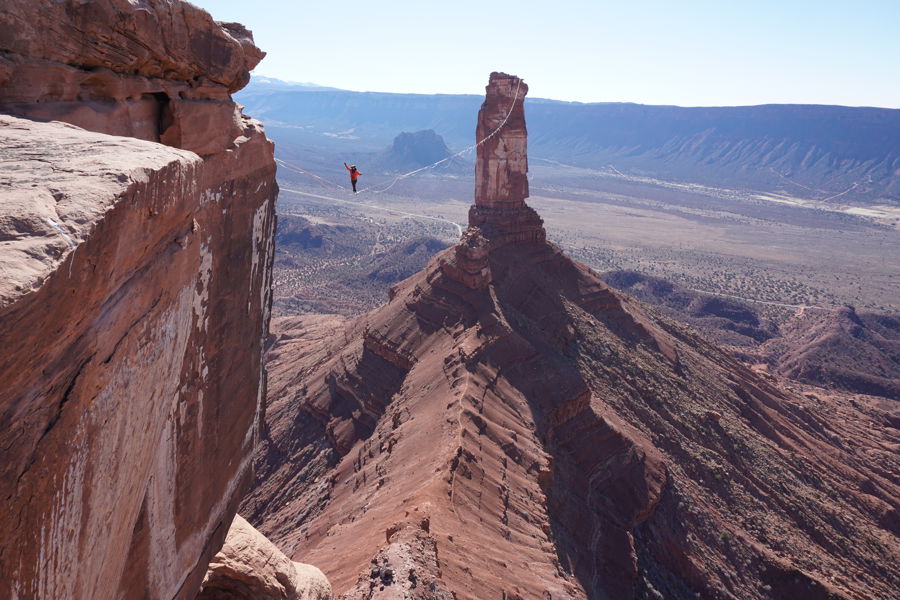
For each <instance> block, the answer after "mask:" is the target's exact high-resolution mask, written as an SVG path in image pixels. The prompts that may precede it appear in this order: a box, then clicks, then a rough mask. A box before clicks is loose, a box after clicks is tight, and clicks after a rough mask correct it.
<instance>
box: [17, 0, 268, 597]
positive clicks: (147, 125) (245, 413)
mask: <svg viewBox="0 0 900 600" xmlns="http://www.w3.org/2000/svg"><path fill="white" fill-rule="evenodd" d="M0 32H2V33H0V102H2V106H3V110H5V111H8V112H14V113H16V114H18V115H19V116H18V117H17V116H10V115H0V164H2V167H0V273H2V276H0V348H2V352H0V448H2V460H0V499H2V503H3V504H2V506H3V515H4V519H3V525H4V526H3V527H2V530H0V597H3V598H91V599H113V598H164V599H166V600H169V599H172V598H193V597H194V595H195V594H196V592H197V590H198V589H199V587H200V583H201V581H202V579H203V576H204V573H205V571H206V565H207V564H208V562H209V559H210V558H211V557H212V556H213V555H214V554H215V553H216V551H217V550H218V549H219V547H220V546H221V545H222V542H223V540H224V539H225V535H226V532H227V531H228V528H229V525H230V523H231V520H232V518H233V517H234V515H235V513H236V510H237V504H238V502H239V500H240V498H241V496H242V495H243V493H244V490H245V489H246V487H247V485H248V484H249V483H250V481H251V479H252V469H251V467H252V465H251V456H252V454H253V450H254V448H255V446H256V443H257V441H258V438H259V434H260V428H261V423H260V421H261V417H262V410H263V404H262V403H263V399H264V397H265V373H264V369H263V365H262V360H261V359H262V345H263V342H264V340H265V338H266V336H267V332H268V315H269V306H270V302H271V299H270V287H271V270H272V260H273V250H274V249H273V235H274V225H275V214H274V203H275V197H276V195H277V186H276V183H275V164H274V161H273V156H272V152H273V148H272V144H271V142H270V141H269V140H267V139H266V137H265V135H264V133H263V131H262V128H261V126H260V125H259V123H257V122H256V121H253V120H252V119H249V118H247V117H245V116H243V115H242V114H241V113H240V110H239V107H238V106H237V105H236V104H234V103H233V102H232V101H231V99H230V95H229V94H230V92H231V91H234V90H236V89H238V88H239V87H241V86H242V85H243V84H244V83H246V81H247V80H248V78H249V70H250V69H251V68H253V66H255V64H256V63H257V62H258V61H259V59H260V58H261V56H262V53H261V52H260V51H259V50H257V49H256V48H255V47H254V46H253V45H252V38H251V37H250V34H249V32H247V31H245V30H243V29H242V28H240V27H239V26H237V25H219V24H216V23H215V22H213V21H212V19H211V18H210V16H209V15H208V14H206V13H205V12H203V11H201V10H199V9H197V8H196V7H194V6H192V5H190V4H188V3H186V2H181V1H179V0H175V1H166V2H164V1H162V0H147V1H142V2H129V1H125V0H93V1H83V0H82V1H74V0H71V1H68V0H67V1H51V0H40V1H34V0H28V1H27V2H26V1H19V0H12V1H7V2H3V3H2V6H0ZM22 116H26V117H39V118H42V119H49V118H52V119H56V121H54V122H39V121H36V120H29V119H27V118H21V117H22ZM60 120H61V121H68V122H69V123H71V124H67V123H63V122H59V121H60ZM76 125H77V127H76ZM109 134H116V135H109ZM117 136H127V137H117ZM160 141H161V142H163V144H165V145H163V144H160V143H158V142H160Z"/></svg>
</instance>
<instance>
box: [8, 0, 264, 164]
mask: <svg viewBox="0 0 900 600" xmlns="http://www.w3.org/2000/svg"><path fill="white" fill-rule="evenodd" d="M0 30H2V31H4V32H6V34H5V35H0V111H3V112H8V113H12V114H17V115H21V116H27V117H32V118H38V119H47V120H50V119H52V120H58V121H66V122H68V123H72V124H74V125H78V126H79V127H83V128H85V129H90V130H92V131H98V132H101V133H110V134H113V135H124V136H129V137H136V138H140V139H144V140H150V141H162V142H163V143H166V144H169V145H174V146H177V147H179V148H184V149H187V150H191V151H194V152H197V153H198V154H201V155H208V154H214V153H216V152H219V151H221V150H224V149H225V148H227V147H229V146H230V145H231V144H232V142H233V140H234V139H235V138H237V137H239V136H240V135H241V129H242V127H241V122H240V114H239V110H238V108H237V106H236V105H235V104H234V103H233V102H232V101H231V98H230V96H229V94H230V93H231V92H234V91H237V90H239V89H240V88H242V87H243V86H244V85H246V84H247V82H248V81H249V79H250V74H249V72H250V70H251V69H252V68H253V67H254V66H256V64H257V63H258V62H259V61H260V60H261V59H262V57H263V56H265V54H264V53H263V52H261V51H260V50H259V49H258V48H256V46H254V45H253V37H252V35H251V34H250V32H249V31H247V30H246V29H244V28H243V27H242V26H241V25H238V24H236V23H216V22H214V21H213V20H212V18H211V17H210V16H209V14H208V13H206V12H205V11H203V10H201V9H199V8H197V7H195V6H193V5H191V4H189V3H188V2H182V1H180V0H178V1H166V0H146V1H143V2H141V3H139V4H136V3H134V2H129V1H128V0H90V1H87V2H85V1H76V0H65V1H63V2H57V1H53V0H8V1H7V2H4V3H3V5H2V6H0Z"/></svg>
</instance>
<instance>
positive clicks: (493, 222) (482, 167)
mask: <svg viewBox="0 0 900 600" xmlns="http://www.w3.org/2000/svg"><path fill="white" fill-rule="evenodd" d="M485 89H486V94H485V98H484V104H482V105H481V110H479V111H478V127H477V128H476V130H475V137H476V139H477V140H478V141H481V140H485V141H484V142H483V143H482V144H480V145H479V146H478V150H477V152H478V156H477V158H476V161H475V204H474V205H473V206H472V207H471V209H469V226H471V227H478V228H480V229H481V232H482V233H483V235H484V236H485V237H486V238H487V239H489V240H490V241H491V242H493V243H494V244H504V243H508V242H523V241H533V242H543V241H544V240H546V237H547V236H546V233H545V232H544V227H543V221H542V220H541V218H540V217H539V216H538V214H537V213H536V212H535V211H534V210H533V209H531V208H530V207H529V206H528V205H526V204H525V198H527V197H528V132H527V130H526V129H525V94H527V93H528V85H526V84H525V83H524V82H523V81H522V80H521V79H519V78H518V77H515V76H512V75H507V74H506V73H491V78H490V82H489V83H488V85H487V88H485Z"/></svg>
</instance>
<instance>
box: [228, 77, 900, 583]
mask: <svg viewBox="0 0 900 600" xmlns="http://www.w3.org/2000/svg"><path fill="white" fill-rule="evenodd" d="M525 93H527V86H525V84H524V83H522V82H521V80H519V79H518V78H516V77H512V76H509V75H504V74H500V73H494V74H492V75H491V79H490V83H489V85H488V88H487V95H486V99H485V103H484V105H483V106H482V109H481V112H480V113H479V121H478V129H477V136H478V137H477V139H478V140H481V139H484V138H485V137H486V136H488V135H490V134H491V133H492V132H494V131H495V130H497V128H498V127H499V126H500V125H501V124H503V127H500V128H499V130H497V131H496V133H494V134H493V135H492V136H491V137H489V139H487V141H485V143H483V144H482V145H481V146H480V147H479V152H478V162H477V167H476V192H475V205H474V206H473V207H472V209H471V212H470V227H469V229H468V230H467V231H466V232H465V234H464V235H463V239H462V240H461V241H460V243H459V244H457V245H456V246H454V247H451V248H448V249H447V250H444V251H442V252H440V253H439V254H437V255H436V256H435V257H434V258H433V259H432V261H431V262H430V263H429V265H428V266H427V267H426V268H425V269H424V270H422V271H421V272H419V273H417V274H415V275H413V276H412V277H410V278H408V279H406V280H405V281H403V282H401V283H399V284H397V285H396V286H394V287H393V288H392V290H391V294H390V301H389V302H388V303H387V304H386V305H384V306H382V307H381V308H379V309H377V310H375V311H373V312H370V313H368V314H366V315H363V316H362V317H360V318H358V319H356V320H353V321H339V320H335V319H334V318H333V317H325V316H321V315H319V316H310V317H304V318H291V319H285V320H281V321H278V322H276V323H275V324H274V326H273V327H274V329H275V333H276V337H275V340H274V343H273V345H272V346H271V350H270V353H269V362H268V372H269V390H268V404H267V410H266V424H265V435H264V439H263V444H262V447H261V449H260V451H259V452H258V453H257V457H256V468H257V473H258V475H259V478H258V481H257V484H256V485H255V488H254V489H253V490H252V491H251V493H250V494H249V495H248V496H247V497H246V498H245V500H244V504H243V506H242V513H243V514H245V515H246V516H247V518H248V520H250V521H251V522H252V523H253V524H254V525H256V526H257V527H258V528H259V529H260V531H262V532H263V533H264V534H266V535H267V536H268V537H269V538H271V539H272V540H273V541H275V543H277V544H278V545H279V546H280V547H281V548H283V549H284V550H285V552H286V553H287V554H288V555H289V556H290V558H291V559H293V560H303V561H304V562H310V563H312V564H315V565H317V566H319V567H320V568H321V569H322V570H323V571H324V572H325V573H326V575H327V576H328V578H329V579H330V580H331V582H332V585H333V586H334V590H335V593H336V594H337V595H340V596H341V597H342V598H343V599H344V600H353V599H363V598H366V599H368V598H376V597H377V598H409V599H423V600H424V599H426V598H448V599H449V598H456V599H458V600H462V599H472V600H475V599H484V598H506V599H525V598H552V599H554V600H560V599H587V598H592V599H601V598H616V599H617V600H622V599H624V600H629V599H645V598H666V599H669V600H672V599H675V600H681V599H684V600H687V599H694V598H698V597H699V598H723V599H724V598H729V599H733V598H740V599H742V600H763V599H773V598H804V599H810V600H841V599H845V600H851V599H861V598H888V597H894V596H895V595H896V593H895V590H897V589H900V573H898V571H897V569H896V567H895V566H894V565H895V564H896V557H897V556H898V554H900V543H898V538H897V535H898V533H900V529H898V510H900V483H898V481H897V478H896V477H895V476H894V474H895V473H897V471H898V468H900V465H898V461H897V456H896V453H895V452H894V450H893V448H894V446H895V445H896V444H897V442H898V441H900V439H898V436H897V434H896V430H895V429H890V428H889V427H887V426H886V425H885V424H884V422H883V421H882V420H881V417H880V416H879V415H878V414H877V413H876V412H875V411H864V410H862V409H858V408H857V407H855V406H854V405H851V404H849V403H842V402H840V401H837V400H835V399H832V398H826V397H821V398H820V397H815V398H814V399H813V398H810V397H807V396H800V395H795V394H793V393H790V392H786V391H784V390H782V389H780V388H779V387H777V386H776V385H775V383H774V382H773V381H771V380H769V379H765V378H763V377H761V376H759V375H757V374H755V373H753V372H751V371H750V370H748V369H747V368H745V367H744V366H743V365H742V364H741V363H739V362H738V361H737V360H736V359H734V358H733V357H732V356H731V355H730V354H728V353H727V352H725V351H723V350H722V349H720V348H719V347H717V346H715V345H713V344H711V343H710V342H708V341H706V340H705V339H703V338H701V337H700V336H699V335H697V334H696V333H694V332H693V331H691V330H689V329H687V328H686V327H684V326H682V325H678V324H676V323H674V322H673V321H671V320H670V319H668V318H666V317H663V316H661V315H660V314H659V313H657V312H655V311H653V310H652V309H649V308H647V307H646V306H644V305H642V304H641V303H639V302H637V301H636V300H634V299H632V298H630V297H628V296H626V295H624V294H620V293H618V292H615V291H614V290H612V289H610V288H609V287H608V286H607V285H606V284H604V283H603V282H602V281H601V280H600V279H599V277H598V276H597V275H596V274H595V273H594V272H593V271H591V270H590V269H589V268H588V267H586V266H585V265H582V264H580V263H578V262H575V261H573V260H571V259H569V258H568V257H566V256H565V255H564V254H563V253H562V251H560V249H559V248H557V247H556V246H554V245H553V244H550V243H548V242H546V240H545V233H544V229H543V226H542V223H541V220H540V218H539V217H538V216H537V214H536V213H535V212H534V211H533V210H532V209H531V208H529V207H528V206H527V205H526V204H525V198H526V197H527V196H528V182H527V147H526V129H525V121H524V112H523V111H524V108H523V98H524V96H525ZM507 114H508V115H509V117H508V118H506V116H507ZM504 119H505V123H504Z"/></svg>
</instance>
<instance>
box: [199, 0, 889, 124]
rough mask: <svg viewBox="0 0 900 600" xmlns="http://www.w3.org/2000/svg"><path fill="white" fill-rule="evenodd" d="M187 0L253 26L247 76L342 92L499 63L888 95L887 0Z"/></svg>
mask: <svg viewBox="0 0 900 600" xmlns="http://www.w3.org/2000/svg"><path fill="white" fill-rule="evenodd" d="M193 1H194V4H196V5H198V6H201V7H202V8H205V9H206V10H208V11H209V12H210V13H211V14H212V16H213V18H215V19H216V20H219V21H237V22H240V23H242V24H244V25H245V26H247V27H248V28H249V29H251V30H252V31H253V33H254V38H255V40H256V43H257V45H259V47H260V48H262V49H263V50H264V51H266V52H267V53H268V56H267V57H266V58H265V59H264V60H263V61H262V63H260V65H259V66H258V67H257V69H256V70H255V74H256V75H261V76H267V77H273V78H277V79H281V80H284V81H293V82H312V83H315V84H317V85H321V86H326V87H336V88H340V89H345V90H349V91H373V92H387V93H418V94H476V95H480V94H483V93H484V86H485V84H486V83H487V76H488V74H489V73H490V72H491V71H505V72H507V73H511V74H515V75H519V76H520V77H522V78H524V79H525V81H527V82H528V84H529V86H530V95H531V96H532V97H538V98H548V99H554V100H562V101H574V102H586V103H591V102H633V103H637V104H652V105H675V106H697V107H700V106H752V105H760V104H823V105H842V106H871V107H880V108H900V79H898V78H896V77H894V76H893V75H892V73H893V72H894V71H895V70H896V65H897V64H900V37H898V36H896V34H895V33H896V32H895V24H896V23H897V22H900V4H898V3H896V2H893V1H890V0H872V1H870V2H866V3H865V5H863V6H851V5H849V4H847V3H844V2H841V1H837V0H825V1H819V2H812V1H809V0H797V1H794V2H791V3H789V5H786V4H784V3H779V2H776V1H775V0H761V1H760V2H757V3H753V4H752V5H728V6H724V5H722V3H716V2H711V1H707V0H696V1H694V2H690V3H679V4H673V3H667V2H664V1H662V0H647V1H645V2H642V3H640V4H639V5H637V4H635V5H628V6H623V5H620V4H618V3H611V2H604V1H599V2H588V1H586V0H584V1H581V0H580V1H570V2H564V3H557V4H555V5H554V6H553V8H552V10H548V8H547V5H546V4H545V3H538V2H536V1H532V0H523V1H521V2H519V3H516V4H509V3H505V2H500V3H484V2H474V1H473V0H461V1H460V2H456V3H454V4H453V6H449V5H448V6H444V5H428V6H425V7H423V6H422V5H421V4H418V3H413V2H411V1H410V0H394V1H392V2H387V3H384V4H383V5H378V6H373V5H371V4H364V3H362V2H357V1H355V0H350V1H348V2H345V3H343V4H342V5H340V7H339V8H335V7H334V6H332V5H328V6H326V5H320V4H305V3H304V4H298V3H292V2H286V1H284V0H259V1H258V2H256V3H254V4H253V5H252V7H248V5H247V4H246V3H245V2H241V1H238V0H193Z"/></svg>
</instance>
